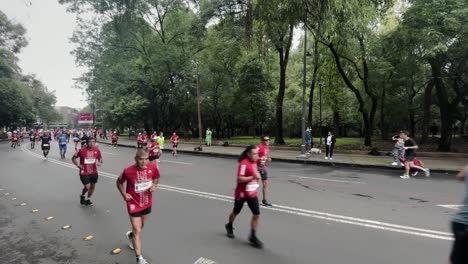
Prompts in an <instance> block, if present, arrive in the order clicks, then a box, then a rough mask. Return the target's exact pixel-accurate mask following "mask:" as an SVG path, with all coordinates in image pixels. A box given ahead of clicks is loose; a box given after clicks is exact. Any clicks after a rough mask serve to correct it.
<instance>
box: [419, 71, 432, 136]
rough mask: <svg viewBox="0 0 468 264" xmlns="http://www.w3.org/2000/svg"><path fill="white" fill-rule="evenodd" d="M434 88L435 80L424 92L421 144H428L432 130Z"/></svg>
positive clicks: (429, 83) (430, 82)
mask: <svg viewBox="0 0 468 264" xmlns="http://www.w3.org/2000/svg"><path fill="white" fill-rule="evenodd" d="M433 88H434V80H433V79H431V80H430V81H429V82H428V83H427V85H426V89H425V91H424V105H423V120H422V135H421V142H420V144H424V143H426V142H427V140H428V138H429V130H430V128H431V105H432V90H433Z"/></svg>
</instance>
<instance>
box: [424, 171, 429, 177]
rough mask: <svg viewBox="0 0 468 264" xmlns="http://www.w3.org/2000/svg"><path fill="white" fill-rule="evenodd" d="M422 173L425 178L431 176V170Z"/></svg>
mask: <svg viewBox="0 0 468 264" xmlns="http://www.w3.org/2000/svg"><path fill="white" fill-rule="evenodd" d="M424 173H425V175H426V177H430V176H431V170H430V169H426V170H425V171H424Z"/></svg>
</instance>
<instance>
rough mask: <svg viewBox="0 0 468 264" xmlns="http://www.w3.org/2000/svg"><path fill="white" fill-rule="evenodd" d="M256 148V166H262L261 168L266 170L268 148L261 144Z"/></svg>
mask: <svg viewBox="0 0 468 264" xmlns="http://www.w3.org/2000/svg"><path fill="white" fill-rule="evenodd" d="M257 148H258V161H257V164H258V166H262V167H263V168H266V165H265V163H266V160H267V159H268V156H269V155H270V147H269V146H265V145H263V144H259V145H258V146H257Z"/></svg>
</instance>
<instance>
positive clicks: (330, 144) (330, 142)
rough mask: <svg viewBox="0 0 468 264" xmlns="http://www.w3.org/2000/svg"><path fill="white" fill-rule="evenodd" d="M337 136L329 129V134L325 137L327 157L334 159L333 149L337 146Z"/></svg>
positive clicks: (327, 158)
mask: <svg viewBox="0 0 468 264" xmlns="http://www.w3.org/2000/svg"><path fill="white" fill-rule="evenodd" d="M335 143H336V138H335V136H334V135H333V133H332V131H328V136H327V138H325V150H326V151H325V153H326V154H325V155H326V156H325V159H326V160H333V149H334V148H335Z"/></svg>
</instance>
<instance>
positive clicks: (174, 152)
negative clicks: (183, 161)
mask: <svg viewBox="0 0 468 264" xmlns="http://www.w3.org/2000/svg"><path fill="white" fill-rule="evenodd" d="M179 140H180V137H179V136H178V135H177V134H176V132H174V133H172V137H171V142H172V156H177V146H178V145H179Z"/></svg>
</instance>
